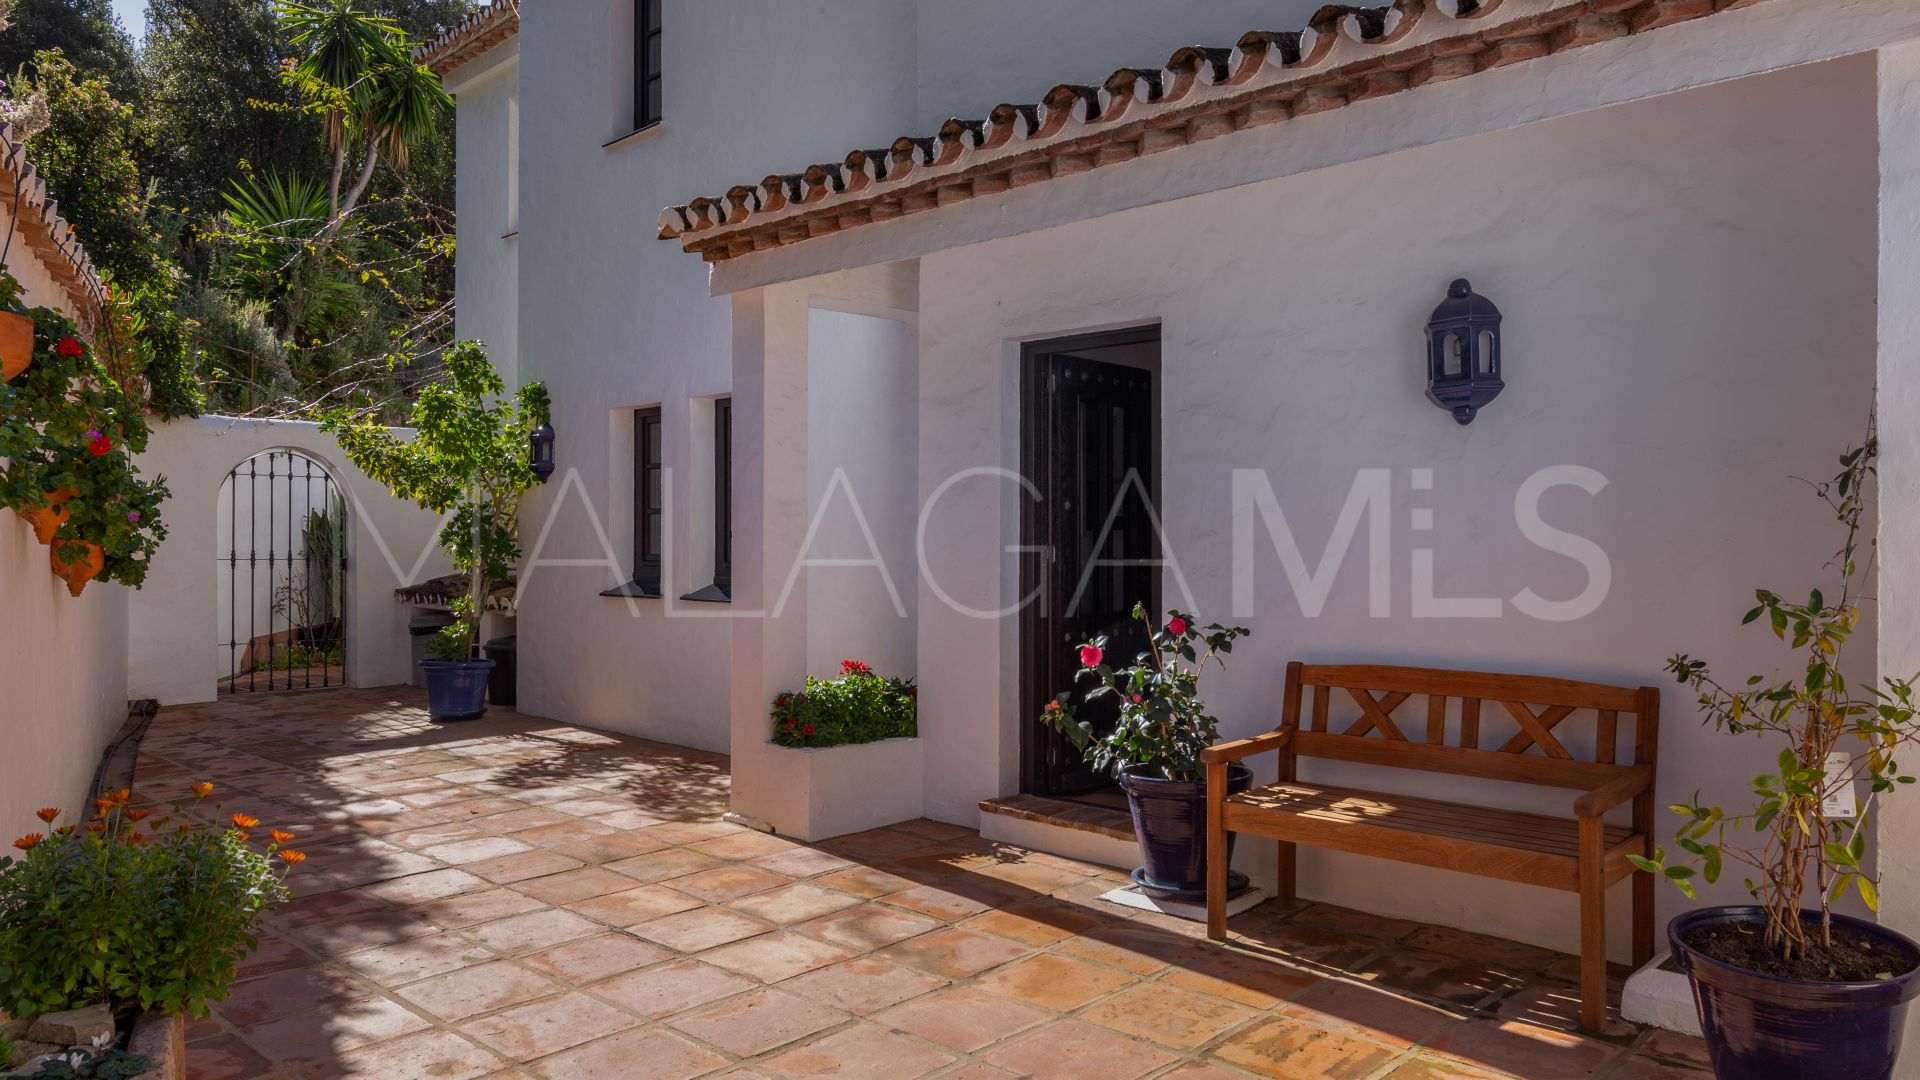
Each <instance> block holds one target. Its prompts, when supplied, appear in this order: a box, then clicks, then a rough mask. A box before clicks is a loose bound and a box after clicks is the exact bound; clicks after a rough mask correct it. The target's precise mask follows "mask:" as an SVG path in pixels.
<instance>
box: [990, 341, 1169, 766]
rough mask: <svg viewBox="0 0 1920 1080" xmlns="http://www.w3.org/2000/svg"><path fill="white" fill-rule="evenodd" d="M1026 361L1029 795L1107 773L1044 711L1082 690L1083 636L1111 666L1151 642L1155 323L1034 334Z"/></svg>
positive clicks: (1024, 674)
mask: <svg viewBox="0 0 1920 1080" xmlns="http://www.w3.org/2000/svg"><path fill="white" fill-rule="evenodd" d="M1022 360H1023V364H1022V372H1021V378H1022V386H1021V404H1020V408H1021V452H1020V456H1021V471H1022V473H1023V475H1025V476H1026V477H1027V478H1028V479H1029V480H1031V481H1032V482H1033V484H1034V486H1035V488H1036V489H1037V492H1038V495H1037V497H1030V498H1028V499H1027V500H1026V501H1025V503H1024V505H1025V512H1024V513H1023V514H1022V519H1021V544H1022V547H1023V549H1024V550H1023V554H1022V556H1021V573H1020V578H1021V581H1020V595H1021V596H1022V597H1026V598H1028V599H1027V602H1026V605H1025V607H1024V608H1023V609H1022V619H1021V657H1022V659H1021V702H1022V706H1023V709H1024V712H1025V715H1024V717H1023V721H1022V722H1023V728H1022V732H1023V735H1022V739H1021V757H1022V761H1021V771H1022V781H1023V785H1024V787H1025V790H1026V791H1028V792H1030V793H1033V794H1040V795H1074V794H1079V793H1082V792H1086V791H1090V790H1093V789H1095V788H1099V787H1104V786H1105V785H1107V784H1108V783H1110V780H1109V779H1108V778H1107V777H1105V776H1101V775H1098V774H1096V773H1094V772H1093V771H1092V770H1091V769H1089V768H1088V767H1087V766H1086V765H1085V764H1084V763H1083V762H1082V760H1081V757H1080V753H1079V752H1078V751H1077V750H1075V749H1074V747H1073V744H1072V743H1070V742H1068V741H1067V739H1066V737H1065V736H1063V735H1061V734H1059V733H1058V732H1056V731H1053V730H1052V729H1050V728H1048V727H1046V726H1045V725H1044V724H1042V723H1041V722H1040V720H1039V716H1040V712H1041V710H1042V709H1043V708H1044V707H1045V706H1046V703H1047V702H1048V701H1050V700H1052V698H1053V697H1054V695H1055V694H1057V693H1059V692H1060V691H1062V690H1067V689H1075V690H1077V691H1079V692H1081V693H1084V692H1085V691H1086V690H1088V689H1090V687H1089V686H1078V687H1075V686H1074V672H1075V671H1077V670H1078V669H1079V666H1080V660H1079V647H1080V645H1081V644H1082V643H1084V642H1087V641H1091V640H1093V639H1094V638H1097V637H1099V636H1101V635H1103V634H1104V635H1106V636H1107V637H1108V639H1109V641H1108V645H1107V655H1108V663H1109V664H1112V665H1119V664H1126V663H1129V662H1130V661H1131V660H1132V658H1133V657H1134V656H1135V655H1136V654H1137V653H1139V652H1140V651H1141V650H1142V649H1144V648H1145V647H1146V644H1147V638H1146V634H1145V632H1144V631H1143V630H1142V628H1141V627H1140V624H1139V623H1138V622H1137V621H1135V620H1134V619H1133V617H1132V613H1133V606H1134V604H1135V603H1144V604H1146V605H1147V608H1148V610H1150V611H1152V610H1155V609H1157V608H1158V606H1159V583H1160V574H1159V566H1158V565H1157V563H1158V560H1159V558H1160V548H1159V537H1158V536H1157V535H1156V530H1155V528H1154V508H1155V507H1156V506H1157V505H1158V500H1159V492H1158V488H1157V477H1156V472H1155V468H1154V462H1155V454H1156V453H1157V451H1156V448H1155V441H1156V440H1155V437H1154V416H1153V400H1154V397H1153V378H1154V376H1153V371H1154V369H1155V368H1156V367H1157V366H1158V361H1159V332H1158V330H1155V329H1148V330H1136V331H1126V332H1122V333H1115V334H1102V335H1099V336H1090V337H1082V338H1067V339H1061V340H1056V341H1046V342H1036V343H1033V344H1031V345H1028V346H1027V347H1026V349H1025V350H1024V354H1023V357H1022ZM1122 361H1124V362H1122ZM1116 712H1117V710H1116V708H1115V706H1114V705H1113V704H1112V703H1111V702H1110V701H1095V702H1093V703H1091V704H1087V705H1083V706H1082V708H1081V712H1080V715H1081V717H1082V718H1083V719H1087V720H1090V721H1092V722H1093V723H1094V725H1095V727H1096V728H1102V727H1107V726H1110V725H1111V723H1112V721H1113V717H1114V715H1115V714H1116Z"/></svg>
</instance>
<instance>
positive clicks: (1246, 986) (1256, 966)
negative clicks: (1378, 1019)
mask: <svg viewBox="0 0 1920 1080" xmlns="http://www.w3.org/2000/svg"><path fill="white" fill-rule="evenodd" d="M1160 981H1161V982H1163V983H1166V984H1168V985H1169V986H1178V987H1181V988H1182V989H1186V990H1198V991H1200V992H1201V993H1203V994H1212V995H1213V996H1215V997H1223V998H1226V999H1227V1000H1229V1001H1237V1002H1239V1003H1240V1004H1242V1005H1251V1006H1253V1007H1254V1008H1256V1009H1269V1008H1272V1007H1273V1006H1275V1005H1277V1004H1279V1003H1280V1002H1282V1001H1286V1000H1288V999H1289V998H1293V997H1297V996H1299V995H1300V994H1302V993H1305V992H1306V991H1308V990H1311V989H1313V988H1314V987H1316V986H1319V985H1320V984H1321V983H1323V982H1325V981H1326V979H1325V977H1324V976H1320V975H1316V974H1313V973H1312V972H1307V971H1302V970H1300V969H1299V968H1294V967H1288V966H1287V965H1285V964H1282V963H1280V962H1279V961H1278V960H1272V959H1268V958H1266V957H1263V956H1254V955H1251V954H1248V953H1242V952H1229V951H1228V950H1226V949H1224V948H1216V949H1205V950H1201V951H1198V952H1195V953H1193V954H1191V955H1189V956H1186V957H1183V958H1182V959H1181V960H1180V962H1179V963H1177V964H1175V965H1174V966H1173V967H1171V968H1169V969H1168V970H1167V971H1166V972H1165V973H1164V974H1162V975H1161V976H1160Z"/></svg>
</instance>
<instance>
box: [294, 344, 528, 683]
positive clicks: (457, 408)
mask: <svg viewBox="0 0 1920 1080" xmlns="http://www.w3.org/2000/svg"><path fill="white" fill-rule="evenodd" d="M443 363H444V365H445V367H446V371H447V376H448V377H447V380H446V381H445V382H443V383H437V384H433V385H429V386H427V387H425V388H424V389H422V390H421V391H420V395H419V397H418V398H416V399H415V400H414V403H413V411H412V416H411V421H410V422H411V424H412V426H413V428H414V435H413V437H412V438H410V439H402V438H400V437H399V436H398V435H396V434H394V433H393V432H392V431H390V430H389V429H387V428H385V427H382V426H381V425H379V424H377V423H374V422H373V421H371V420H368V419H365V418H359V417H353V416H349V415H347V414H345V413H341V412H334V413H330V414H328V416H327V417H326V419H325V420H324V421H322V422H321V425H320V427H321V430H323V431H327V432H329V433H331V434H332V435H333V436H334V437H335V438H337V439H339V440H340V449H341V451H342V452H343V453H345V454H346V455H347V459H348V460H350V461H352V462H353V463H354V464H355V465H357V466H359V468H360V471H362V472H364V473H366V474H367V475H368V476H370V477H372V478H373V479H375V480H377V481H379V482H380V483H383V484H385V485H387V487H388V488H389V489H390V490H392V492H393V494H394V495H395V496H396V497H399V498H403V499H411V500H413V501H414V502H416V503H418V504H420V505H421V506H422V507H424V508H426V509H428V510H431V511H433V512H434V513H436V514H442V515H447V523H446V524H445V525H443V526H441V528H440V533H439V540H440V546H441V548H442V549H444V550H445V551H446V553H447V555H448V557H449V558H451V559H452V561H453V565H454V568H455V569H456V570H458V571H459V572H461V573H462V574H465V575H466V577H467V594H466V595H465V596H462V597H457V598H455V599H454V601H453V602H452V604H450V605H449V607H450V608H451V610H452V612H453V617H454V621H453V622H452V623H450V624H448V625H447V627H446V628H445V629H443V630H441V631H440V632H439V634H437V635H436V636H435V637H434V639H433V641H431V642H429V643H428V646H427V648H428V651H429V652H431V653H432V654H433V656H434V659H432V660H422V661H421V662H420V666H421V670H422V672H423V673H424V674H425V677H426V684H427V712H428V714H429V715H431V716H432V717H434V718H435V719H437V720H468V719H473V718H475V717H478V716H482V715H485V713H486V711H487V697H486V695H487V676H488V674H489V673H490V672H492V670H493V661H491V660H482V659H477V658H476V657H475V655H474V646H475V644H476V642H477V641H478V639H479V634H480V617H481V615H482V614H483V613H484V612H485V610H486V602H487V598H488V597H490V596H491V595H493V590H494V588H495V586H497V585H500V584H503V583H505V582H506V581H507V580H508V579H509V578H510V577H511V576H512V574H513V572H514V569H515V567H517V566H518V565H519V562H520V543H519V533H520V498H521V496H523V495H525V494H526V493H527V491H528V490H529V489H531V488H532V487H534V485H536V484H538V483H539V482H540V481H539V478H538V477H537V476H535V475H534V472H533V468H532V462H531V461H530V448H531V443H530V442H529V441H528V436H530V435H531V434H532V433H533V429H534V428H536V427H538V426H540V425H541V424H544V423H546V422H547V410H548V404H547V391H546V388H545V387H543V386H542V385H541V384H539V383H528V384H526V385H525V386H522V387H521V388H520V389H519V390H518V391H517V392H516V393H515V394H514V396H513V398H512V399H511V400H506V399H505V394H506V384H505V383H504V382H502V381H501V379H500V375H499V373H498V372H496V371H495V370H494V369H493V365H492V364H491V363H490V362H489V361H488V360H487V354H486V351H485V350H484V349H482V348H481V347H480V345H479V343H478V342H473V341H463V342H460V343H459V344H457V345H454V346H453V347H452V348H450V349H448V350H447V352H446V355H445V357H444V359H443Z"/></svg>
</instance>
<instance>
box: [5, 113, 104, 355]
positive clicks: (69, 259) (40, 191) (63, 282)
mask: <svg viewBox="0 0 1920 1080" xmlns="http://www.w3.org/2000/svg"><path fill="white" fill-rule="evenodd" d="M0 206H5V207H7V208H8V209H10V210H11V211H12V212H13V217H14V221H15V222H16V223H17V224H16V228H17V230H18V231H17V232H16V234H15V237H14V238H15V239H16V240H19V241H23V242H25V244H26V245H27V247H28V248H29V249H30V250H32V252H33V254H34V256H35V257H36V258H37V259H39V261H40V263H41V264H42V265H44V266H45V267H46V268H47V272H48V274H49V275H50V276H52V278H53V280H54V283H55V284H56V285H58V286H59V287H60V289H61V291H62V292H64V293H65V294H66V296H67V301H68V303H69V305H70V306H71V307H72V309H73V311H74V312H75V313H76V315H77V317H76V319H75V321H76V322H77V323H79V324H80V328H81V329H82V330H83V331H85V332H86V333H87V334H88V335H89V336H91V335H92V334H93V333H94V332H95V331H97V330H98V329H99V325H100V318H101V316H102V313H103V310H104V300H105V297H106V289H105V287H104V286H103V285H102V284H101V282H100V275H99V273H98V272H97V271H95V270H94V267H93V260H92V259H89V258H88V257H87V251H86V248H84V247H82V246H81V245H80V238H79V237H77V236H75V235H74V233H73V226H72V225H71V224H69V223H68V222H67V219H65V218H63V217H61V216H60V203H59V201H58V200H56V199H55V198H54V197H53V193H52V192H51V191H49V190H48V189H47V182H46V181H45V180H42V179H41V178H40V170H39V169H38V168H36V167H35V166H34V164H33V162H32V161H31V160H29V159H28V157H27V147H26V143H25V142H22V141H19V140H16V139H15V138H14V137H13V127H12V126H11V125H0Z"/></svg>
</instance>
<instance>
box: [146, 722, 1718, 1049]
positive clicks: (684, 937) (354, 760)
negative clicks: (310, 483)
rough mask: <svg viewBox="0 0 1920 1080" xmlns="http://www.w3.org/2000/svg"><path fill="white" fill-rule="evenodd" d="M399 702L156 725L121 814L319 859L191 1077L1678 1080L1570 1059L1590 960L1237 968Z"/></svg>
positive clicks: (668, 767) (968, 839) (680, 783)
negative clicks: (216, 804) (222, 817)
mask: <svg viewBox="0 0 1920 1080" xmlns="http://www.w3.org/2000/svg"><path fill="white" fill-rule="evenodd" d="M421 705H422V702H421V699H420V697H419V695H418V693H417V692H415V691H411V690H404V689H400V690H383V691H331V692H324V693H312V694H302V695H292V696H285V695H283V696H266V695H262V696H257V697H252V698H247V697H244V696H243V698H242V699H241V700H230V701H223V702H220V703H218V704H213V705H205V706H194V707H185V708H174V709H167V710H164V711H163V712H162V713H161V714H160V716H159V718H158V719H157V720H156V721H155V723H154V725H153V727H152V729H151V730H150V731H149V733H148V735H147V736H146V740H145V742H144V743H143V745H142V748H141V755H140V765H139V774H138V781H137V787H138V788H139V790H140V791H141V793H142V794H143V795H145V796H147V797H148V798H154V799H162V798H165V797H167V796H168V795H169V794H170V793H172V792H173V791H177V790H183V789H184V787H185V785H186V784H187V783H189V782H191V781H193V780H196V779H202V778H206V779H212V780H214V781H215V782H216V783H218V784H219V785H221V787H220V793H219V795H218V796H216V797H220V798H224V800H225V802H226V804H227V806H228V808H230V809H243V810H245V811H247V812H248V813H251V814H253V815H255V816H258V817H259V818H261V819H262V820H263V821H264V822H265V823H266V824H268V825H272V826H275V827H279V828H283V829H291V830H292V831H295V832H297V833H300V834H302V837H301V840H300V842H299V845H298V846H300V847H302V848H304V849H305V850H307V851H308V852H309V853H310V854H311V858H310V860H309V861H308V862H307V863H306V864H305V865H304V866H302V867H301V868H300V869H299V871H298V872H297V873H296V874H295V875H294V880H295V882H296V883H297V886H298V892H299V894H300V895H299V898H298V899H296V900H295V901H293V902H292V903H289V904H288V905H286V906H285V907H284V908H283V909H281V910H280V911H279V912H278V913H276V914H275V915H274V916H273V918H272V919H271V921H270V923H269V925H268V927H267V933H266V935H265V936H264V937H263V939H262V941H261V947H260V950H259V951H258V953H256V954H255V955H254V956H253V957H252V958H251V959H250V960H249V961H248V962H247V963H246V965H245V967H244V972H243V979H242V981H240V982H239V983H238V984H236V985H235V986H234V988H233V993H232V995H231V996H230V997H229V998H228V999H227V1000H226V1001H225V1002H223V1003H221V1004H220V1005H218V1006H217V1007H216V1009H215V1012H214V1016H213V1017H212V1018H210V1019H208V1020H206V1021H202V1022H198V1023H195V1024H193V1025H192V1026H191V1027H190V1029H189V1038H190V1040H191V1043H190V1052H189V1058H190V1061H191V1070H192V1076H193V1078H194V1080H229V1078H243V1077H264V1078H272V1080H293V1078H295V1077H338V1076H357V1077H376V1078H379V1080H410V1078H413V1077H432V1078H438V1080H462V1078H468V1077H545V1078H548V1080H593V1078H620V1080H689V1078H691V1077H695V1076H700V1075H705V1074H713V1075H715V1076H722V1075H725V1076H728V1077H729V1078H737V1080H755V1078H756V1077H765V1078H769V1080H815V1078H829V1077H831V1078H838V1080H911V1078H915V1077H921V1076H940V1077H950V1078H952V1080H999V1078H1004V1077H1015V1076H1017V1077H1034V1078H1036V1080H1134V1078H1138V1077H1148V1076H1153V1077H1158V1076H1163V1075H1170V1076H1177V1077H1178V1078H1179V1080H1230V1078H1233V1077H1243V1078H1244V1077H1246V1076H1247V1075H1248V1074H1252V1075H1257V1076H1268V1077H1281V1078H1291V1077H1345V1078H1355V1080H1358V1078H1366V1077H1388V1076H1390V1077H1394V1078H1396V1080H1413V1078H1422V1080H1430V1078H1438V1077H1484V1076H1499V1075H1517V1076H1523V1077H1541V1078H1545V1077H1552V1078H1562V1077H1578V1076H1604V1077H1609V1078H1619V1080H1628V1078H1634V1080H1650V1078H1657V1077H1674V1078H1679V1077H1687V1078H1691V1080H1701V1078H1702V1077H1704V1076H1705V1075H1706V1074H1705V1073H1703V1072H1699V1071H1697V1070H1698V1069H1700V1068H1701V1067H1702V1066H1703V1064H1704V1059H1703V1056H1702V1052H1701V1049H1700V1046H1699V1044H1698V1043H1697V1042H1695V1041H1693V1040H1686V1039H1680V1038H1676V1037H1673V1036H1670V1035H1664V1034H1660V1033H1657V1032H1648V1031H1641V1030H1637V1029H1634V1028H1632V1027H1630V1026H1627V1025H1624V1024H1622V1025H1617V1027H1616V1030H1614V1031H1613V1032H1612V1033H1610V1034H1609V1035H1608V1036H1607V1037H1605V1038H1591V1037H1585V1036H1581V1035H1576V1034H1572V1033H1570V1032H1569V1030H1567V1029H1569V1028H1570V1027H1571V1023H1570V1020H1569V1018H1570V1017H1571V1015H1572V1013H1573V1012H1574V1006H1573V999H1572V996H1571V994H1570V992H1569V990H1568V987H1569V985H1570V982H1571V980H1572V978H1573V976H1574V962H1573V958H1572V957H1569V956H1564V955H1561V954H1557V953H1551V952H1546V951H1542V950H1538V949H1533V948H1529V947H1525V946H1520V945H1515V944H1512V943H1510V942H1503V941H1497V940H1493V939H1487V938H1479V937H1474V936H1471V935H1466V934H1462V933H1460V932H1457V931H1450V930H1446V929H1442V928H1438V927H1432V926H1422V925H1419V924H1416V923H1409V922H1398V921H1391V920H1382V919H1379V918H1375V917H1373V916H1368V915H1362V914H1359V913H1356V912H1351V911H1345V910H1340V909H1334V908H1327V907H1319V906H1306V907H1304V908H1301V909H1299V910H1293V911H1282V910H1277V909H1276V907H1275V906H1274V905H1272V904H1268V905H1264V906H1262V907H1260V908H1256V909H1254V910H1253V911H1251V912H1249V913H1247V914H1246V915H1243V916H1241V917H1239V918H1238V919H1236V920H1235V930H1236V940H1235V946H1234V947H1233V948H1231V949H1228V948H1222V947H1218V946H1214V945H1210V944H1209V943H1207V942H1206V941H1205V940H1204V938H1203V936H1202V933H1201V929H1200V927H1198V926H1196V925H1194V924H1191V923H1186V922H1181V921H1178V920H1175V919H1171V918H1167V917H1164V916H1160V915H1157V914H1152V915H1150V914H1146V913H1142V912H1136V911H1130V910H1128V909H1123V908H1119V907H1116V906H1114V905H1111V904H1108V903H1105V902H1103V901H1100V900H1098V899H1097V897H1098V896H1099V895H1100V893H1102V892H1104V891H1105V890H1107V889H1109V888H1111V887H1112V886H1113V885H1114V884H1115V883H1116V882H1118V881H1120V880H1121V876H1120V875H1119V874H1117V873H1115V872H1112V871H1108V870H1104V869H1102V868H1099V867H1095V866H1089V865H1085V864H1081V863H1076V862H1072V861H1069V860H1065V859H1061V858H1057V857H1054V856H1050V855H1044V854H1038V853H1034V852H1028V851H1023V850H1018V849H1011V848H1007V847H1005V846H1001V845H995V844H992V843H988V842H985V841H983V840H982V839H981V838H980V837H979V836H977V835H976V834H974V833H973V832H970V831H968V830H965V829H961V828H957V827H954V826H950V825H941V824H935V823H933V822H927V821H921V822H911V823H907V824H904V825H900V826H897V827H895V828H891V829H882V830H878V831H875V832H871V833H865V834H862V835H858V836H851V837H845V838H842V839H839V840H835V841H830V842H828V843H824V844H819V845H811V846H809V845H804V844H799V843H795V842H793V841H790V840H785V839H781V838H778V837H773V836H766V835H763V834H760V833H757V832H753V831H750V830H746V829H741V828H737V827H735V826H732V825H727V824H724V823H722V822H720V821H719V820H718V815H719V814H720V812H721V811H722V810H723V809H724V806H725V802H726V794H727V782H728V778H727V772H726V760H725V758H723V757H719V756H717V755H713V754H704V753H698V752H694V751H689V750H685V749H681V748H677V747H671V746H663V745H660V744H656V743H648V742H644V741H641V740H636V739H629V738H623V737H617V736H610V735H605V734H601V733H597V732H591V731H586V730H583V729H579V728H573V727H568V726H566V725H564V724H558V723H552V722H548V721H541V720H534V719H530V718H527V717H522V716H518V715H516V714H513V713H503V712H498V711H496V712H495V713H493V714H492V715H491V716H489V717H488V718H487V719H485V720H482V721H479V722H475V723H468V724H458V725H449V726H436V725H434V724H431V723H429V722H428V721H427V719H426V717H425V714H424V712H423V710H422V708H421Z"/></svg>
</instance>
